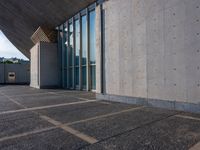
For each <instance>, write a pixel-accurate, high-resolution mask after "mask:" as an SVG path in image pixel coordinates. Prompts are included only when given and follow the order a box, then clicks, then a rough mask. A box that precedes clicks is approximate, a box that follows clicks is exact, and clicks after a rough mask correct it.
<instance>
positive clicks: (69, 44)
mask: <svg viewBox="0 0 200 150" xmlns="http://www.w3.org/2000/svg"><path fill="white" fill-rule="evenodd" d="M95 16H96V13H95V4H93V5H91V6H89V8H87V9H85V10H83V11H81V12H80V13H78V14H77V15H75V16H74V17H72V18H71V19H69V20H67V22H66V23H65V24H63V25H61V26H62V30H60V27H58V28H59V31H60V32H59V34H58V45H59V49H61V53H62V66H63V67H62V72H63V73H62V76H63V79H64V80H63V82H65V84H63V86H64V87H65V88H70V89H79V90H86V89H87V90H95V89H96V34H95ZM61 35H62V38H61ZM63 43H64V46H60V45H63Z"/></svg>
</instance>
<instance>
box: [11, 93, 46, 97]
mask: <svg viewBox="0 0 200 150" xmlns="http://www.w3.org/2000/svg"><path fill="white" fill-rule="evenodd" d="M44 94H49V93H32V94H21V95H15V96H10V97H21V96H34V95H44Z"/></svg>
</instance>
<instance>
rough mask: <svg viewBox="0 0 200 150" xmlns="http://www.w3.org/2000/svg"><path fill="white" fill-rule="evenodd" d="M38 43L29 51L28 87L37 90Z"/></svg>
mask: <svg viewBox="0 0 200 150" xmlns="http://www.w3.org/2000/svg"><path fill="white" fill-rule="evenodd" d="M39 46H40V45H39V43H38V44H36V45H35V46H34V47H33V48H32V49H31V50H30V53H31V75H30V76H31V82H30V86H31V87H35V88H39V57H38V55H39Z"/></svg>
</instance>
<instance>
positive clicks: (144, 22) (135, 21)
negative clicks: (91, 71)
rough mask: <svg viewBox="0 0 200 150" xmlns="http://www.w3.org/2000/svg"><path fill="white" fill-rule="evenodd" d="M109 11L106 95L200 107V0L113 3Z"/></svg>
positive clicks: (121, 0) (116, 0) (107, 6)
mask: <svg viewBox="0 0 200 150" xmlns="http://www.w3.org/2000/svg"><path fill="white" fill-rule="evenodd" d="M104 10H105V28H104V29H105V60H104V62H105V70H104V73H105V82H104V85H105V86H106V87H105V93H106V94H110V95H121V96H129V97H139V98H146V99H159V100H168V101H176V102H187V103H195V104H200V42H199V40H200V28H199V27H200V1H199V0H109V1H107V2H105V3H104ZM98 15H99V14H98V9H97V22H99V20H98V17H99V16H98ZM97 24H98V23H97ZM97 31H99V26H97ZM99 51H100V50H99V35H98V34H97V57H100V56H99V54H100V53H99ZM97 60H98V59H97ZM99 72H100V70H99V66H98V65H97V73H99ZM97 93H100V77H99V76H98V75H97Z"/></svg>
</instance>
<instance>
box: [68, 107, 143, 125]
mask: <svg viewBox="0 0 200 150" xmlns="http://www.w3.org/2000/svg"><path fill="white" fill-rule="evenodd" d="M142 108H145V106H141V107H134V108H130V109H126V110H122V111H118V112H114V113H108V114H105V115H99V116H95V117H91V118H87V119H83V120H78V121H74V122H71V123H66V124H65V125H74V124H78V123H82V122H87V121H92V120H97V119H101V118H106V117H111V116H115V115H119V114H122V113H126V112H131V111H135V110H139V109H142Z"/></svg>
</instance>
